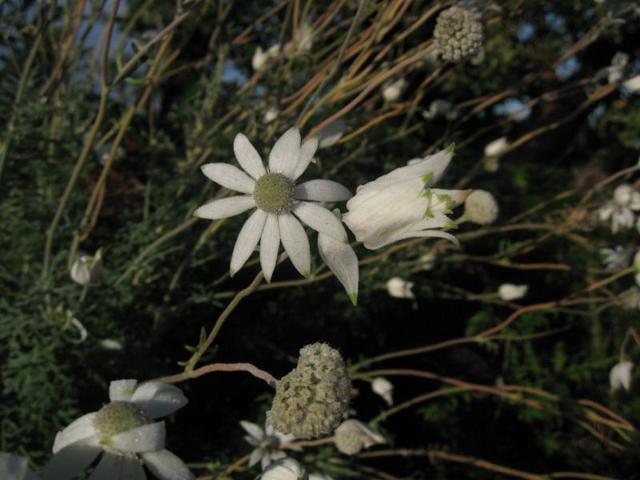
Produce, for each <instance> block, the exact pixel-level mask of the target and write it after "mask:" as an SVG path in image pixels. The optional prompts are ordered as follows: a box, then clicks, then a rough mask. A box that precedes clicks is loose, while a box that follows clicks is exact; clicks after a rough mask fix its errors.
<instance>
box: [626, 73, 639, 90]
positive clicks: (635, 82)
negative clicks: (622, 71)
mask: <svg viewBox="0 0 640 480" xmlns="http://www.w3.org/2000/svg"><path fill="white" fill-rule="evenodd" d="M622 86H623V87H624V88H625V89H626V90H627V91H628V92H629V93H638V92H640V75H636V76H635V77H631V78H630V79H629V80H625V81H624V82H622Z"/></svg>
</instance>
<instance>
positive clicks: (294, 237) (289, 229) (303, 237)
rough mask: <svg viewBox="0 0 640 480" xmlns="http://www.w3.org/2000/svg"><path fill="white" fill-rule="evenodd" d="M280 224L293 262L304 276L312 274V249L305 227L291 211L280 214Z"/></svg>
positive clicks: (284, 241) (284, 242)
mask: <svg viewBox="0 0 640 480" xmlns="http://www.w3.org/2000/svg"><path fill="white" fill-rule="evenodd" d="M278 226H279V227H280V236H281V237H282V244H283V245H284V249H285V250H286V251H287V254H288V255H289V258H290V259H291V263H293V266H294V267H295V268H296V270H298V272H300V274H301V275H302V276H303V277H308V276H309V275H310V274H311V249H310V248H309V239H308V238H307V234H306V232H305V231H304V228H302V225H301V224H300V222H299V221H298V220H296V219H295V217H294V216H293V215H291V214H290V213H285V214H282V215H278Z"/></svg>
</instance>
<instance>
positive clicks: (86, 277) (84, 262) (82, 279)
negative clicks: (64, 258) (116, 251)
mask: <svg viewBox="0 0 640 480" xmlns="http://www.w3.org/2000/svg"><path fill="white" fill-rule="evenodd" d="M69 274H70V275H71V280H73V281H74V282H76V283H79V284H80V285H87V284H88V283H90V282H95V281H96V280H97V279H98V278H100V275H102V250H101V249H98V251H97V252H96V253H95V255H93V256H92V255H88V254H86V253H78V256H77V257H76V259H75V261H74V262H73V264H72V265H71V271H70V272H69Z"/></svg>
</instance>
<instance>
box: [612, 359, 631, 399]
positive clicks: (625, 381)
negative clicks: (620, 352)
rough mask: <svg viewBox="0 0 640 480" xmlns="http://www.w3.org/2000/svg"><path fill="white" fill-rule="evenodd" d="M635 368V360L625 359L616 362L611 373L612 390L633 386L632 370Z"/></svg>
mask: <svg viewBox="0 0 640 480" xmlns="http://www.w3.org/2000/svg"><path fill="white" fill-rule="evenodd" d="M632 370H633V362H629V361H625V362H620V363H616V364H615V365H614V366H613V368H612V369H611V372H610V373H609V384H610V385H611V391H612V392H615V391H616V390H620V389H624V390H629V389H630V388H631V371H632Z"/></svg>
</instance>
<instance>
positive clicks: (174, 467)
mask: <svg viewBox="0 0 640 480" xmlns="http://www.w3.org/2000/svg"><path fill="white" fill-rule="evenodd" d="M142 458H143V459H144V463H145V465H146V466H147V468H148V469H149V470H150V471H151V473H153V474H154V475H155V476H156V477H158V478H160V479H161V480H193V479H194V478H195V477H194V476H193V474H192V473H191V472H190V471H189V469H188V468H187V466H186V465H185V464H184V462H183V461H182V460H180V459H179V458H178V457H176V456H175V455H174V454H173V453H171V452H170V451H168V450H160V451H158V452H147V453H143V454H142Z"/></svg>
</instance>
